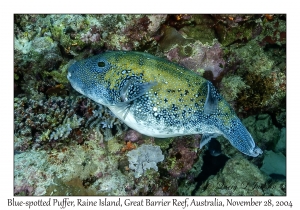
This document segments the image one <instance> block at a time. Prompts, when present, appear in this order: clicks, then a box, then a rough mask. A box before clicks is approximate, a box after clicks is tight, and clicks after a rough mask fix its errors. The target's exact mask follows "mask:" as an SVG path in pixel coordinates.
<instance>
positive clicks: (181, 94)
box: [67, 51, 262, 157]
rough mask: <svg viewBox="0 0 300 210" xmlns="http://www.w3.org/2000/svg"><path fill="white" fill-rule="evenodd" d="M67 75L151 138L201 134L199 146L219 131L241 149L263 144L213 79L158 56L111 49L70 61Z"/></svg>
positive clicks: (81, 90)
mask: <svg viewBox="0 0 300 210" xmlns="http://www.w3.org/2000/svg"><path fill="white" fill-rule="evenodd" d="M67 78H68V80H69V81H70V83H71V85H72V87H73V88H74V89H75V90H77V91H78V92H79V93H81V94H82V95H85V96H86V97H88V98H90V99H92V100H94V101H95V102H97V103H99V104H102V105H104V106H107V107H108V108H109V109H110V110H111V111H112V112H113V113H114V114H115V115H116V117H118V118H119V119H120V120H122V121H123V122H124V123H125V124H127V125H128V126H129V127H131V128H132V129H134V130H136V131H138V132H140V133H142V134H145V135H147V136H152V137H156V138H167V137H175V136H183V135H191V134H202V138H201V142H200V148H202V147H203V146H204V145H205V144H207V143H208V142H209V141H210V139H211V138H215V137H217V136H220V135H223V136H224V137H225V138H226V139H228V140H229V142H230V143H231V144H232V145H233V146H234V147H235V148H236V149H238V150H239V151H240V152H242V153H244V154H246V155H249V156H253V157H256V156H258V155H259V154H262V150H261V149H260V148H259V147H257V146H256V145H255V142H254V140H253V138H252V137H251V135H250V133H249V132H248V131H247V129H246V128H245V126H244V125H243V124H242V122H241V121H240V119H239V118H238V117H237V116H236V114H235V112H234V110H233V109H232V108H231V107H230V105H229V104H228V103H227V102H226V101H225V100H224V98H223V97H222V96H221V95H220V94H219V93H218V92H217V90H216V88H215V87H214V86H213V85H212V83H211V82H210V81H208V80H206V79H204V78H203V77H201V76H200V75H198V74H196V73H194V72H192V71H190V70H188V69H186V68H184V67H182V66H180V65H178V64H175V63H172V62H170V61H168V60H165V59H163V58H159V57H155V56H153V55H151V54H148V53H143V52H134V51H110V52H105V53H103V54H99V55H96V56H93V57H90V58H87V59H84V60H80V61H77V62H75V63H74V64H72V65H71V66H70V67H69V69H68V75H67Z"/></svg>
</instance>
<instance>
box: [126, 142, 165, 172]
mask: <svg viewBox="0 0 300 210" xmlns="http://www.w3.org/2000/svg"><path fill="white" fill-rule="evenodd" d="M127 156H128V161H129V168H130V169H132V170H134V176H135V178H138V177H140V176H141V175H142V174H143V173H144V172H145V171H146V170H147V169H150V168H153V169H154V170H155V171H157V169H158V168H157V165H156V164H157V163H158V162H161V161H163V160H164V156H163V155H162V152H161V150H160V147H158V146H152V145H146V144H143V145H142V146H140V147H139V148H138V149H135V150H132V151H129V152H128V153H127Z"/></svg>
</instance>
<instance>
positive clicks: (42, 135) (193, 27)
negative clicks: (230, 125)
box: [13, 14, 287, 196]
mask: <svg viewBox="0 0 300 210" xmlns="http://www.w3.org/2000/svg"><path fill="white" fill-rule="evenodd" d="M107 50H138V51H144V52H149V53H152V54H153V55H155V56H159V57H164V58H166V59H169V60H171V61H173V62H177V63H179V64H180V65H183V66H185V67H187V68H189V69H191V70H192V71H194V72H196V73H198V74H201V75H203V77H205V78H206V79H208V80H210V81H212V82H213V83H214V85H216V87H217V88H218V89H219V90H220V92H221V93H222V94H223V96H224V98H225V99H226V100H227V101H228V102H229V103H230V104H231V105H232V106H233V108H234V109H235V111H236V112H237V114H238V115H239V117H241V118H242V119H243V123H244V124H245V126H246V127H247V128H248V130H249V132H250V133H251V134H252V136H253V138H254V139H255V141H256V142H258V146H259V147H261V148H263V150H264V153H263V155H262V156H260V157H258V158H255V159H251V158H249V157H245V156H243V155H241V154H239V153H238V152H237V151H236V150H235V149H234V148H233V147H232V146H231V145H230V143H229V142H228V141H225V140H224V139H223V138H221V137H220V138H218V141H219V142H220V144H221V154H220V155H219V156H217V157H214V156H211V155H210V153H209V151H208V149H207V148H206V147H204V148H202V149H201V150H200V149H199V141H200V138H201V136H200V135H195V136H183V137H177V138H167V139H154V138H152V137H147V136H143V135H141V134H139V133H138V132H136V131H134V130H128V128H127V126H126V125H125V124H123V123H122V122H121V121H120V120H119V119H117V118H116V117H115V116H114V115H113V114H112V113H111V111H110V110H109V109H108V108H106V107H104V106H102V105H99V104H96V103H94V102H93V101H91V100H90V99H87V98H85V97H83V96H79V95H78V94H77V93H76V92H75V91H74V90H73V89H72V88H71V86H70V84H69V82H68V80H67V78H66V77H67V69H68V67H69V66H70V65H71V64H72V63H73V62H75V60H80V59H83V58H86V57H89V56H92V55H94V54H99V53H101V52H104V51H107ZM13 76H14V194H15V195H20V196H21V195H30V196H32V195H64V196H66V195H156V196H162V195H185V196H187V195H285V194H286V189H285V184H286V181H285V179H286V177H285V176H286V174H285V173H284V172H283V171H285V170H284V169H283V168H284V167H281V168H280V173H278V172H276V171H279V169H278V168H277V167H278V164H277V165H276V163H274V161H272V160H271V159H272V158H273V157H276V158H277V159H278V161H281V163H282V164H281V166H285V165H286V163H285V162H286V160H285V157H286V155H287V154H286V153H287V151H286V107H285V98H286V16H285V15H281V14H276V15H272V14H268V15H263V14H261V15H260V14H255V15H247V14H242V15H241V14H232V15H230V14H228V15H227V14H218V15H208V14H206V15H194V14H172V15H163V14H162V15H158V14H156V15H150V14H149V15H148V14H147V15H146V14H141V15H140V14H135V15H130V14H124V15H123V14H103V15H102V14H97V15H93V14H87V15H80V14H75V15H74V14H73V15H69V14H64V15H60V14H51V15H40V14H24V15H23V14H15V15H14V74H13ZM147 158H148V159H147ZM141 166H142V167H141ZM236 177H239V179H237V178H236Z"/></svg>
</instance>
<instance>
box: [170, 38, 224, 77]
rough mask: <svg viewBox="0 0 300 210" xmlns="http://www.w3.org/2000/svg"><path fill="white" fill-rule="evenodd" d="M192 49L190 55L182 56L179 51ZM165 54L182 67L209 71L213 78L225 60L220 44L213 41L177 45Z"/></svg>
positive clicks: (221, 69) (218, 73) (220, 71)
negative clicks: (204, 43)
mask: <svg viewBox="0 0 300 210" xmlns="http://www.w3.org/2000/svg"><path fill="white" fill-rule="evenodd" d="M185 50H192V53H191V56H184V55H183V54H182V53H181V51H185ZM166 56H167V58H168V59H169V60H171V61H174V60H175V61H177V62H178V63H179V64H181V65H183V66H184V67H186V68H188V69H190V70H193V71H195V72H197V70H199V69H204V70H205V71H211V72H212V75H213V80H216V79H217V78H218V77H219V76H220V75H221V73H222V71H223V70H224V65H225V61H224V59H223V58H222V57H223V51H222V49H221V45H220V44H219V43H218V42H215V43H214V44H213V45H212V46H209V45H203V44H202V43H201V42H199V41H195V42H194V43H191V44H188V45H186V46H181V48H180V47H179V46H177V47H175V48H173V49H171V50H169V51H168V52H167V53H166Z"/></svg>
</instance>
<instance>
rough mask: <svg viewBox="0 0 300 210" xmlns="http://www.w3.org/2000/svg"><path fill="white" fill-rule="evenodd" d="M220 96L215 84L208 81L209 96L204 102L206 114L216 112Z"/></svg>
mask: <svg viewBox="0 0 300 210" xmlns="http://www.w3.org/2000/svg"><path fill="white" fill-rule="evenodd" d="M217 106H218V98H217V93H216V90H215V88H214V87H213V85H212V84H211V83H210V82H208V81H207V96H206V100H205V104H204V114H214V113H215V112H216V110H217Z"/></svg>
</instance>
